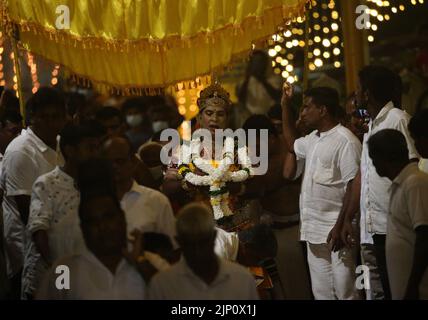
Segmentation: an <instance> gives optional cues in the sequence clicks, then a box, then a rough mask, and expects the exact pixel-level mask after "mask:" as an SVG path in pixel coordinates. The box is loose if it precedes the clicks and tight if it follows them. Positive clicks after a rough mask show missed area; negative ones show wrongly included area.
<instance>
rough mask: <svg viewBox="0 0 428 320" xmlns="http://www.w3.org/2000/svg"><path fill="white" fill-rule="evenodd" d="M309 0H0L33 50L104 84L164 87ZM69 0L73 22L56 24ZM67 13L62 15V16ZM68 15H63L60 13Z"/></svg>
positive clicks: (245, 43)
mask: <svg viewBox="0 0 428 320" xmlns="http://www.w3.org/2000/svg"><path fill="white" fill-rule="evenodd" d="M306 2H307V0H41V1H30V0H0V3H1V6H2V8H1V9H2V10H1V12H2V24H3V28H4V29H5V30H6V31H7V30H11V29H12V28H11V27H12V26H13V25H16V26H17V27H18V29H19V36H20V43H21V45H22V46H23V47H24V48H25V49H26V50H28V51H31V52H33V53H36V54H39V55H41V56H43V57H44V58H46V59H48V60H51V61H53V62H55V63H58V64H61V65H63V66H64V67H66V68H68V69H69V70H70V71H71V72H72V73H74V74H76V75H78V76H79V77H80V78H82V79H90V80H92V81H94V82H95V83H98V84H99V85H100V84H101V85H104V86H105V87H106V88H116V89H118V90H119V91H121V92H125V93H135V91H132V90H131V88H158V87H164V86H166V85H169V84H173V83H176V82H178V81H184V80H192V79H195V77H197V76H199V75H204V74H208V73H210V72H211V71H213V70H215V69H217V68H221V67H222V66H224V65H226V64H228V63H229V62H230V61H231V59H232V58H233V57H234V56H236V55H239V54H243V53H246V52H248V50H249V49H250V48H251V44H252V43H253V42H254V41H257V40H259V39H262V38H265V37H267V36H269V35H271V34H272V33H274V32H275V31H276V28H277V27H278V26H279V25H283V24H284V22H285V21H286V20H288V19H290V18H294V17H296V16H298V15H302V14H303V12H304V9H305V3H306ZM64 5H65V6H66V7H67V8H68V9H69V13H70V25H69V29H58V28H57V27H56V26H57V24H56V22H57V19H59V17H60V16H61V14H62V13H63V12H64V11H58V13H57V8H58V10H63V8H64V7H59V6H64ZM60 18H61V17H60ZM62 21H64V20H62Z"/></svg>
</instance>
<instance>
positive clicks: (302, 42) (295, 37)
mask: <svg viewBox="0 0 428 320" xmlns="http://www.w3.org/2000/svg"><path fill="white" fill-rule="evenodd" d="M367 1H369V0H367ZM370 1H371V0H370ZM376 1H378V0H376ZM311 2H312V12H311V13H310V16H307V18H308V19H309V22H308V23H309V26H308V27H307V29H306V30H307V32H308V34H309V37H308V39H306V37H305V34H304V29H305V26H304V25H302V22H304V19H303V18H302V17H300V18H296V19H293V20H290V22H289V23H288V24H286V28H287V29H286V30H279V31H278V32H277V33H276V36H275V37H272V39H275V40H274V41H273V42H274V43H271V42H270V41H269V42H268V44H269V49H268V54H269V55H270V56H271V57H272V58H273V63H272V67H273V71H274V73H275V74H278V75H281V76H282V77H283V78H284V79H285V80H286V81H289V82H296V81H299V77H297V75H296V74H295V72H296V71H295V69H296V67H297V66H296V65H295V61H294V59H295V57H296V52H302V49H301V48H304V47H305V46H308V47H309V51H308V52H307V55H308V56H307V59H308V68H309V70H310V71H315V70H316V69H317V68H321V67H323V66H324V65H325V66H332V67H333V66H334V67H336V68H340V67H341V66H342V63H341V62H340V59H341V58H342V50H341V49H340V48H338V47H339V43H341V42H342V41H341V30H340V29H341V28H340V23H339V21H341V19H340V16H339V11H338V10H337V9H336V7H337V6H336V1H335V0H319V1H311ZM378 4H379V5H380V4H381V3H380V2H378ZM382 5H383V1H382ZM369 13H370V14H371V11H370V12H369ZM375 13H376V17H377V14H378V13H379V10H377V11H374V12H373V14H375ZM383 18H384V16H383V15H382V18H381V19H383ZM385 20H386V19H385ZM374 28H375V29H376V27H374ZM281 38H284V39H285V41H283V42H281ZM341 45H342V46H343V44H342V43H341ZM277 46H280V47H281V50H278V47H277ZM296 50H298V51H296ZM285 58H287V59H285Z"/></svg>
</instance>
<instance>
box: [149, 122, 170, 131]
mask: <svg viewBox="0 0 428 320" xmlns="http://www.w3.org/2000/svg"><path fill="white" fill-rule="evenodd" d="M166 128H168V122H167V121H154V122H153V123H152V129H153V132H159V131H161V130H163V129H166Z"/></svg>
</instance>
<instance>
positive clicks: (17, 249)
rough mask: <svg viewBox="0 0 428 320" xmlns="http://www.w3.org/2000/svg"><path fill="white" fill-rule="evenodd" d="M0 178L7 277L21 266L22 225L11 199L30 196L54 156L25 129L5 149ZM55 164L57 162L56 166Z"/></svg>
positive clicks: (49, 168)
mask: <svg viewBox="0 0 428 320" xmlns="http://www.w3.org/2000/svg"><path fill="white" fill-rule="evenodd" d="M2 164H3V171H2V176H1V178H0V184H1V188H2V189H3V190H4V195H3V221H4V238H5V253H6V266H7V273H8V276H9V277H12V276H13V275H15V274H16V273H17V272H18V271H19V270H20V268H21V267H22V265H23V260H24V254H23V238H24V230H25V227H24V224H23V222H22V221H21V217H20V214H19V211H18V207H17V205H16V202H15V198H14V197H15V196H19V195H26V196H30V195H31V189H32V186H33V183H34V182H35V181H36V179H37V178H38V177H39V176H41V175H42V174H45V173H47V172H49V171H52V170H53V169H54V168H55V166H56V165H57V153H56V151H55V150H53V149H51V148H49V147H48V146H47V145H46V144H45V143H44V142H43V141H42V140H41V139H40V138H39V137H37V136H36V135H35V134H34V132H33V131H32V130H31V129H30V128H28V129H27V130H23V131H22V133H21V135H20V136H18V137H17V138H15V139H14V140H13V141H12V142H11V143H10V144H9V146H8V147H7V149H6V152H5V155H4V158H3V163H2ZM58 164H59V163H58Z"/></svg>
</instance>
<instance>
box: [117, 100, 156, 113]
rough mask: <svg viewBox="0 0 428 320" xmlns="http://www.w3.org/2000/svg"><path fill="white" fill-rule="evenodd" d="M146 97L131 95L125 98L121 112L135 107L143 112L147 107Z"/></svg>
mask: <svg viewBox="0 0 428 320" xmlns="http://www.w3.org/2000/svg"><path fill="white" fill-rule="evenodd" d="M148 102H149V98H148V97H133V98H129V99H126V100H125V102H124V103H123V105H122V113H123V114H126V113H127V112H128V111H129V110H130V109H137V110H138V111H140V112H145V111H146V110H147V108H148Z"/></svg>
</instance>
